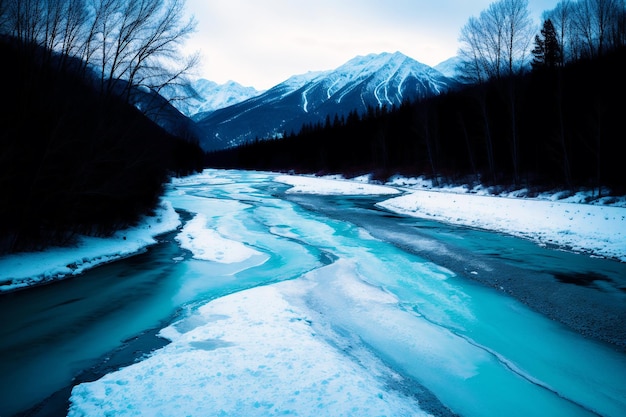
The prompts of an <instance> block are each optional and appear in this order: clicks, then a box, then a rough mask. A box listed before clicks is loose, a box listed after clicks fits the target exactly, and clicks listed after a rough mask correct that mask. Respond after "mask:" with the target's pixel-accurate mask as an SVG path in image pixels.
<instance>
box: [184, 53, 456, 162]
mask: <svg viewBox="0 0 626 417" xmlns="http://www.w3.org/2000/svg"><path fill="white" fill-rule="evenodd" d="M456 85H457V82H456V81H455V80H453V79H451V78H448V77H446V76H445V75H443V74H442V73H441V72H439V71H437V70H435V69H434V68H432V67H429V66H428V65H425V64H422V63H420V62H417V61H416V60H414V59H412V58H409V57H407V56H405V55H403V54H401V53H400V52H396V53H382V54H370V55H367V56H357V57H355V58H353V59H351V60H350V61H348V62H346V63H345V64H344V65H342V66H340V67H338V68H337V69H335V70H330V71H320V72H309V73H306V74H302V75H296V76H293V77H291V78H289V79H288V80H286V81H284V82H282V83H280V84H278V85H276V86H275V87H273V88H271V89H269V90H267V91H266V92H264V93H262V94H259V95H257V96H255V97H252V98H250V99H248V100H245V101H243V102H241V103H238V104H235V105H232V106H229V107H226V108H223V109H219V110H216V111H214V112H212V113H210V114H209V115H207V116H206V117H202V118H195V120H196V121H197V122H198V124H199V126H200V127H201V128H202V129H203V130H204V131H205V133H206V139H205V141H204V142H203V143H201V145H202V147H203V148H204V149H205V150H216V149H223V148H228V147H232V146H237V145H240V144H242V143H245V142H246V141H250V140H254V139H256V138H259V139H265V138H270V137H277V136H280V135H282V134H283V133H285V132H287V133H290V132H298V131H299V130H300V128H301V127H302V125H303V124H304V123H317V122H323V121H324V120H325V118H326V116H331V117H334V115H335V114H337V115H339V116H342V115H344V116H345V115H347V114H348V113H349V112H351V111H354V110H356V111H357V112H359V113H364V112H366V111H367V109H368V108H369V107H373V108H376V107H383V106H387V107H392V106H394V105H400V104H401V103H402V102H403V101H405V100H414V99H418V98H423V97H428V96H432V95H436V94H440V93H442V92H445V91H447V90H449V89H450V88H452V87H454V86H456Z"/></svg>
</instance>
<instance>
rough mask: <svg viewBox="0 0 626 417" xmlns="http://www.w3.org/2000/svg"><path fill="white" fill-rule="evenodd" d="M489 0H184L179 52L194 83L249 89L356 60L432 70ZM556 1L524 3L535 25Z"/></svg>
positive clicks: (453, 50) (453, 49)
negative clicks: (190, 24)
mask: <svg viewBox="0 0 626 417" xmlns="http://www.w3.org/2000/svg"><path fill="white" fill-rule="evenodd" d="M491 3H493V1H491V0H472V1H468V0H437V1H426V0H394V1H392V2H385V1H380V0H358V1H357V0H341V1H337V0H316V1H302V0H263V1H255V0H228V1H226V0H187V1H186V10H187V13H188V14H189V15H190V16H191V15H193V16H194V17H195V19H196V21H197V31H196V32H195V33H194V34H193V35H192V36H191V37H190V38H189V39H188V40H187V42H186V46H185V52H186V53H192V52H199V53H200V56H201V64H200V66H199V67H198V68H197V70H196V72H197V75H196V76H197V77H199V78H205V79H208V80H211V81H214V82H217V83H218V84H223V83H225V82H227V81H229V80H232V81H236V82H238V83H240V84H242V85H244V86H247V87H249V86H251V87H254V88H256V89H257V90H265V89H268V88H270V87H273V86H275V85H276V84H279V83H281V82H283V81H285V80H286V79H287V78H289V77H290V76H292V75H296V74H304V73H306V72H309V71H325V70H331V69H335V68H337V67H339V66H341V65H342V64H344V63H345V62H347V61H349V60H350V59H352V58H354V57H355V56H357V55H367V54H370V53H381V52H396V51H399V52H402V53H403V54H405V55H407V56H410V57H411V58H413V59H416V60H417V61H419V62H422V63H424V64H427V65H430V66H435V65H437V64H439V63H440V62H442V61H445V60H446V59H448V58H450V57H453V56H455V55H456V53H457V50H458V47H459V43H458V36H459V33H460V31H461V28H462V27H463V26H464V25H465V24H466V23H467V21H468V20H469V18H470V17H471V16H478V15H479V14H480V12H481V11H483V10H485V9H486V8H487V7H488V6H489V4H491ZM557 3H558V1H557V0H529V9H530V12H531V15H532V17H533V19H534V20H535V22H536V24H537V26H539V24H540V17H541V13H542V12H543V11H545V10H550V9H553V8H554V7H555V6H556V4H557Z"/></svg>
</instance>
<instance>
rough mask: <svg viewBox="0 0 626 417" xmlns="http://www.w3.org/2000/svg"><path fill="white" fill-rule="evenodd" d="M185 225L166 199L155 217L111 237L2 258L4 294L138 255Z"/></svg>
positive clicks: (0, 288)
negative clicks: (161, 236) (162, 237)
mask: <svg viewBox="0 0 626 417" xmlns="http://www.w3.org/2000/svg"><path fill="white" fill-rule="evenodd" d="M180 224H181V221H180V218H179V216H178V213H176V211H175V210H174V208H173V207H172V204H171V203H170V202H169V201H167V200H163V201H161V203H160V204H159V207H158V209H157V210H156V212H155V215H154V216H151V217H145V218H144V219H143V220H142V221H141V222H139V224H137V225H136V226H134V227H131V228H128V229H125V230H121V231H118V232H116V233H115V234H113V236H111V237H109V238H98V237H88V236H83V237H81V238H80V239H79V241H78V243H77V244H76V245H75V246H72V247H53V248H49V249H47V250H45V251H40V252H25V253H18V254H11V255H5V256H2V257H0V293H3V292H11V291H16V290H20V289H24V288H28V287H32V286H35V285H42V284H46V283H49V282H53V281H57V280H60V279H64V278H67V277H70V276H76V275H80V274H81V273H83V272H84V271H86V270H88V269H91V268H94V267H96V266H98V265H103V264H106V263H110V262H114V261H117V260H120V259H123V258H127V257H129V256H133V255H137V254H139V253H142V252H143V251H145V250H146V248H147V247H149V246H151V245H153V244H155V243H157V240H156V239H155V238H156V237H157V236H159V235H161V234H163V233H167V232H171V231H174V230H176V229H177V228H178V227H179V226H180Z"/></svg>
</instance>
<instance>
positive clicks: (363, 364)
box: [0, 171, 626, 417]
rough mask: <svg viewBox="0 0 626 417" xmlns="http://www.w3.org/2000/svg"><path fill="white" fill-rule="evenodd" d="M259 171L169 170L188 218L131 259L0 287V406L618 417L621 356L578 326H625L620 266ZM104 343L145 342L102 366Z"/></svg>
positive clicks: (625, 365)
mask: <svg viewBox="0 0 626 417" xmlns="http://www.w3.org/2000/svg"><path fill="white" fill-rule="evenodd" d="M275 177H276V175H274V174H270V173H253V172H234V171H209V172H206V173H205V174H204V175H199V176H195V177H190V178H187V179H185V180H181V181H176V182H174V185H173V186H172V187H171V188H170V189H169V190H168V193H167V199H168V200H169V201H171V203H172V205H173V206H174V207H175V208H176V209H177V210H180V211H181V212H182V213H185V216H186V218H185V220H186V222H185V224H184V227H183V228H182V230H179V231H177V232H173V233H171V234H169V235H168V236H166V237H165V238H164V240H165V241H164V242H162V243H160V244H158V245H156V246H155V247H153V248H151V250H150V251H149V252H148V253H146V254H143V255H139V256H137V257H133V258H129V259H126V260H123V261H119V262H116V263H113V264H109V265H105V266H103V267H99V268H96V269H94V270H92V271H89V272H87V273H85V274H84V276H81V277H77V278H74V279H71V280H67V281H62V282H59V283H57V284H54V285H49V286H44V287H40V288H34V289H31V290H27V291H23V292H17V293H14V294H7V295H4V296H2V304H1V305H0V313H1V314H2V316H3V319H4V320H6V318H7V317H10V320H7V321H6V322H5V324H3V325H2V327H1V328H0V330H1V331H2V334H0V338H1V339H2V340H3V341H2V342H0V343H1V344H0V348H1V350H0V353H2V359H0V371H1V373H0V383H1V384H2V386H3V388H2V394H1V395H2V398H1V399H2V405H0V415H2V416H5V415H11V414H12V413H15V412H18V411H23V410H24V409H27V408H29V407H32V406H33V405H34V404H38V403H39V404H42V405H41V408H40V409H39V410H33V415H46V412H48V411H46V410H47V409H54V407H55V406H57V405H55V404H54V403H53V402H52V401H50V402H48V404H47V405H46V403H45V402H44V403H41V401H42V400H44V399H45V398H46V397H48V396H49V395H50V394H52V393H54V392H58V391H59V390H60V389H61V388H63V387H68V388H67V389H66V390H65V391H63V390H62V391H61V392H62V393H61V394H57V396H56V398H57V400H58V398H60V397H63V396H64V395H65V396H66V397H70V413H69V414H70V415H72V416H83V415H89V416H99V415H115V416H124V415H129V416H130V415H153V416H159V415H163V416H175V415H192V416H217V415H232V416H243V415H245V416H268V415H299V416H341V415H343V416H382V415H388V416H421V415H429V414H430V415H437V416H439V415H441V416H448V415H461V416H481V417H485V416H503V415H506V416H525V417H527V416H594V415H595V416H597V415H600V416H607V417H608V416H623V415H625V414H626V355H625V354H624V353H623V350H620V349H617V348H615V347H614V346H611V345H610V344H605V343H603V342H600V341H597V340H595V339H603V338H604V339H607V337H605V336H606V335H607V334H609V335H610V334H612V333H615V329H616V328H617V327H616V326H615V325H613V324H612V323H611V320H610V318H607V319H606V320H604V319H602V320H601V322H599V324H598V326H600V325H604V326H608V330H607V329H605V330H604V333H602V329H599V330H598V329H594V328H591V329H590V328H588V327H589V326H590V323H592V324H593V325H594V326H595V324H594V323H595V322H594V321H593V320H591V321H590V320H588V319H585V320H583V319H581V316H582V315H585V314H586V312H585V309H587V308H590V307H591V306H592V305H593V303H594V302H596V300H597V301H598V302H606V303H607V305H608V307H607V308H608V311H611V312H614V314H615V317H616V320H618V319H619V320H621V319H622V318H623V314H624V308H623V305H624V303H625V302H626V300H625V297H624V292H623V291H620V290H619V289H615V288H614V287H613V286H612V285H611V283H612V282H614V281H616V280H619V279H620V278H621V279H623V278H624V272H625V269H624V266H623V265H622V264H621V263H617V262H615V261H608V260H602V259H594V258H590V257H588V256H584V255H577V254H572V253H567V252H562V251H556V250H550V249H547V248H541V247H539V246H537V245H535V244H534V243H531V242H529V241H525V240H520V239H515V238H511V237H507V236H504V235H498V234H494V233H487V232H481V231H478V230H473V229H467V228H458V227H453V226H445V225H442V224H438V223H435V222H430V221H418V220H415V219H409V218H406V217H401V216H397V215H394V214H392V213H389V212H387V211H385V210H383V209H381V208H377V207H376V206H375V202H376V201H379V200H382V199H383V198H385V197H376V196H371V195H370V196H356V197H347V196H331V197H328V196H326V197H323V196H304V195H297V194H284V191H285V190H287V189H288V188H289V186H287V185H285V184H282V183H280V182H276V181H274V179H275ZM590 272H593V273H594V274H597V275H593V276H596V277H603V278H602V279H598V280H596V281H599V284H601V286H600V287H597V286H596V287H594V286H593V285H587V286H582V285H574V283H572V282H576V281H577V280H578V283H579V284H580V283H581V282H582V283H585V284H589V282H585V281H584V280H582V278H581V277H584V276H589V273H590ZM557 278H558V279H557ZM594 282H595V281H594ZM537 287H540V288H541V289H542V291H544V292H546V293H549V294H544V296H543V297H536V296H534V295H533V291H534V292H536V291H537ZM520 300H523V301H524V303H522V302H521V301H520ZM582 300H584V302H583V301H582ZM579 301H580V303H583V304H579ZM585 303H586V304H585ZM529 306H532V307H533V308H532V309H531V308H530V307H529ZM539 312H541V313H543V314H540V313H539ZM563 312H567V317H561V316H562V315H563ZM591 316H593V314H591ZM599 320H600V319H599ZM607 323H608V324H607ZM150 329H162V330H160V331H159V335H160V336H161V338H163V341H162V342H159V340H160V339H159V338H156V337H155V336H154V334H155V332H156V331H152V332H151V331H150ZM618 330H620V331H622V330H623V327H622V328H618ZM145 332H147V333H145ZM597 332H600V334H599V335H598V334H596V333H597ZM581 333H583V334H587V335H588V336H593V337H583V336H581ZM141 334H143V335H144V336H143V337H139V338H136V336H137V335H141ZM595 336H598V337H595ZM594 337H595V338H594ZM168 342H169V343H168ZM133 343H135V344H133ZM120 346H122V349H121V350H118V352H123V354H122V356H124V355H125V359H124V360H126V361H131V362H132V361H133V360H134V359H135V358H134V357H133V355H132V354H130V353H129V351H132V350H135V351H138V352H139V355H140V354H141V353H142V351H146V350H150V349H152V348H156V349H157V350H155V351H154V352H153V353H152V354H151V355H149V356H146V357H139V358H138V359H141V360H137V361H136V362H135V363H133V364H132V365H130V366H126V367H123V368H122V369H119V370H117V368H118V367H117V366H116V365H115V364H116V362H115V360H112V361H111V363H110V364H109V365H107V363H106V362H107V361H108V360H109V359H108V358H110V357H115V352H116V349H119V348H120ZM124 347H125V348H124ZM107 352H108V353H109V354H108V356H106V357H104V358H103V356H102V355H105V354H107ZM111 352H113V353H111ZM135 356H137V355H135ZM124 360H122V362H123V361H124ZM107 366H108V367H107ZM90 367H95V368H94V372H93V375H92V376H91V377H89V376H83V377H81V378H79V380H77V381H75V382H76V383H75V382H72V378H73V377H75V376H76V375H77V374H78V373H79V372H80V371H81V370H84V369H85V368H90ZM84 381H92V382H84ZM78 382H82V383H80V384H78ZM72 386H73V387H72ZM70 388H71V392H70ZM63 393H64V394H63ZM66 399H67V398H65V400H66ZM50 412H51V411H50ZM107 413H108V414H107Z"/></svg>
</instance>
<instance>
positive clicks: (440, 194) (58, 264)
mask: <svg viewBox="0 0 626 417" xmlns="http://www.w3.org/2000/svg"><path fill="white" fill-rule="evenodd" d="M207 172H210V170H209V171H207ZM202 175H203V174H199V175H197V176H191V177H186V178H180V179H174V180H173V181H174V183H186V182H187V183H189V182H193V181H197V180H198V178H201V177H202ZM275 181H277V182H281V183H285V184H289V185H292V186H293V187H292V188H291V189H290V190H289V191H288V192H292V193H311V194H325V195H328V194H345V195H389V198H388V199H386V200H385V201H383V202H381V203H380V206H381V207H384V208H386V209H388V210H391V211H394V212H397V213H400V214H404V215H409V216H415V217H422V218H427V219H431V220H435V221H442V222H447V223H451V224H458V225H463V226H470V227H477V228H482V229H487V230H494V231H499V232H501V233H507V234H511V235H514V236H519V237H523V238H526V239H531V240H533V241H535V242H536V243H538V244H540V245H547V244H550V245H556V246H561V247H563V248H566V249H570V250H574V251H579V252H584V253H586V254H589V255H591V256H600V257H608V258H614V259H618V260H620V261H622V262H626V198H621V199H615V198H614V199H610V200H609V199H607V201H600V202H596V204H588V203H584V201H585V199H586V197H588V194H585V193H579V194H575V195H573V196H570V197H568V198H562V195H561V193H554V194H545V195H541V196H539V197H535V198H526V197H524V192H523V191H518V192H516V193H509V194H507V195H501V196H493V195H489V190H486V189H475V190H471V192H470V191H469V190H467V189H465V188H436V187H433V186H432V184H431V183H429V182H427V181H424V180H421V179H410V178H394V179H392V180H390V181H389V182H388V183H387V184H384V185H380V184H372V183H370V182H368V178H367V177H361V178H355V179H351V180H346V179H343V178H339V177H321V178H320V177H313V176H293V175H278V174H277V175H276V178H275ZM179 225H180V219H179V217H178V215H177V214H176V212H175V211H174V209H173V208H172V206H171V204H170V203H169V202H168V201H167V199H165V200H164V201H163V204H162V205H161V207H160V209H159V210H158V212H157V215H156V216H154V217H149V218H146V219H145V220H144V221H143V222H141V223H140V224H139V225H137V226H136V227H134V228H131V229H128V230H125V231H123V232H118V233H116V234H115V235H114V236H112V237H111V238H108V239H102V238H93V237H83V238H81V239H80V240H79V242H78V244H77V245H76V246H75V247H71V248H53V249H49V250H47V251H44V252H33V253H22V254H18V255H8V256H3V257H0V291H11V290H15V289H19V288H22V287H26V286H29V285H33V284H40V283H43V282H47V281H50V280H53V279H60V278H63V277H65V276H71V275H77V274H80V273H81V272H83V271H84V270H86V269H88V268H91V267H94V266H97V265H100V264H102V263H106V262H111V261H113V260H115V259H119V258H122V257H125V256H129V255H132V254H134V253H137V252H140V251H141V250H143V248H145V247H146V246H149V245H151V244H154V243H156V240H155V239H154V237H155V236H157V235H159V234H161V233H165V232H168V231H172V230H175V229H176V228H177V227H178V226H179ZM207 239H209V240H208V242H205V244H206V245H209V246H210V245H211V238H210V236H209V235H207ZM195 244H200V242H199V241H198V240H197V239H196V242H195Z"/></svg>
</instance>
